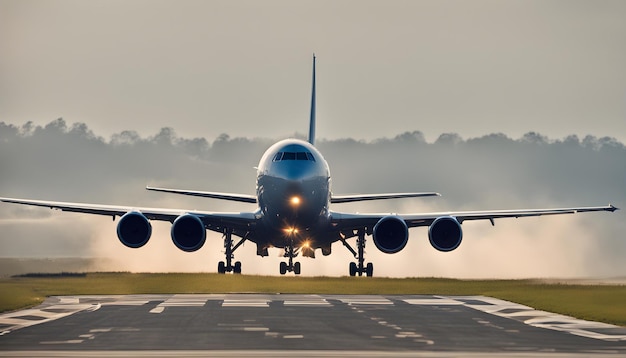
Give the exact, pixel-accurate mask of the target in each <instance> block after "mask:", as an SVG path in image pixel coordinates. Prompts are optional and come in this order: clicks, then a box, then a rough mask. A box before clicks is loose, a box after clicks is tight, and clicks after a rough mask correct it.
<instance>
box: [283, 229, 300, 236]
mask: <svg viewBox="0 0 626 358" xmlns="http://www.w3.org/2000/svg"><path fill="white" fill-rule="evenodd" d="M283 231H284V232H285V234H287V235H295V234H297V233H298V228H296V227H286V228H284V229H283Z"/></svg>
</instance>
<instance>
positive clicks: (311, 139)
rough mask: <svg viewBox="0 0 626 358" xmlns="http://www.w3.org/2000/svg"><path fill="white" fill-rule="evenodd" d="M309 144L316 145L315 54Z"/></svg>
mask: <svg viewBox="0 0 626 358" xmlns="http://www.w3.org/2000/svg"><path fill="white" fill-rule="evenodd" d="M309 143H311V144H315V54H313V87H312V89H311V117H310V118H309Z"/></svg>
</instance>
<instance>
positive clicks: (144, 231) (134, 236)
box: [117, 211, 152, 249]
mask: <svg viewBox="0 0 626 358" xmlns="http://www.w3.org/2000/svg"><path fill="white" fill-rule="evenodd" d="M150 235H152V225H150V222H149V221H148V219H146V217H145V216H143V214H142V213H140V212H138V211H130V212H128V213H126V214H124V216H122V218H121V219H120V222H119V223H118V224H117V237H118V238H119V239H120V241H121V242H122V244H124V245H126V246H128V247H131V248H133V249H136V248H139V247H142V246H143V245H145V244H146V243H147V242H148V240H149V239H150Z"/></svg>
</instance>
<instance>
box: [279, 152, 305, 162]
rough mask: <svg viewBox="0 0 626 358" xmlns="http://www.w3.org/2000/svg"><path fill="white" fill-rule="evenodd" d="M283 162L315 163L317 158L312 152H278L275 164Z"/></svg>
mask: <svg viewBox="0 0 626 358" xmlns="http://www.w3.org/2000/svg"><path fill="white" fill-rule="evenodd" d="M283 160H308V161H311V162H314V161H315V157H313V154H311V153H310V152H278V153H276V155H275V156H274V159H273V161H274V162H280V161H283Z"/></svg>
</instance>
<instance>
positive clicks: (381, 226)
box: [372, 216, 409, 254]
mask: <svg viewBox="0 0 626 358" xmlns="http://www.w3.org/2000/svg"><path fill="white" fill-rule="evenodd" d="M372 236H373V238H374V244H375V245H376V247H377V248H378V249H379V250H380V251H382V252H384V253H386V254H395V253H396V252H398V251H400V250H402V249H404V247H405V246H406V243H407V242H408V241H409V228H408V227H407V226H406V223H405V222H404V220H402V218H399V217H397V216H385V217H384V218H382V219H380V220H378V222H377V223H376V225H374V231H373V233H372Z"/></svg>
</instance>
